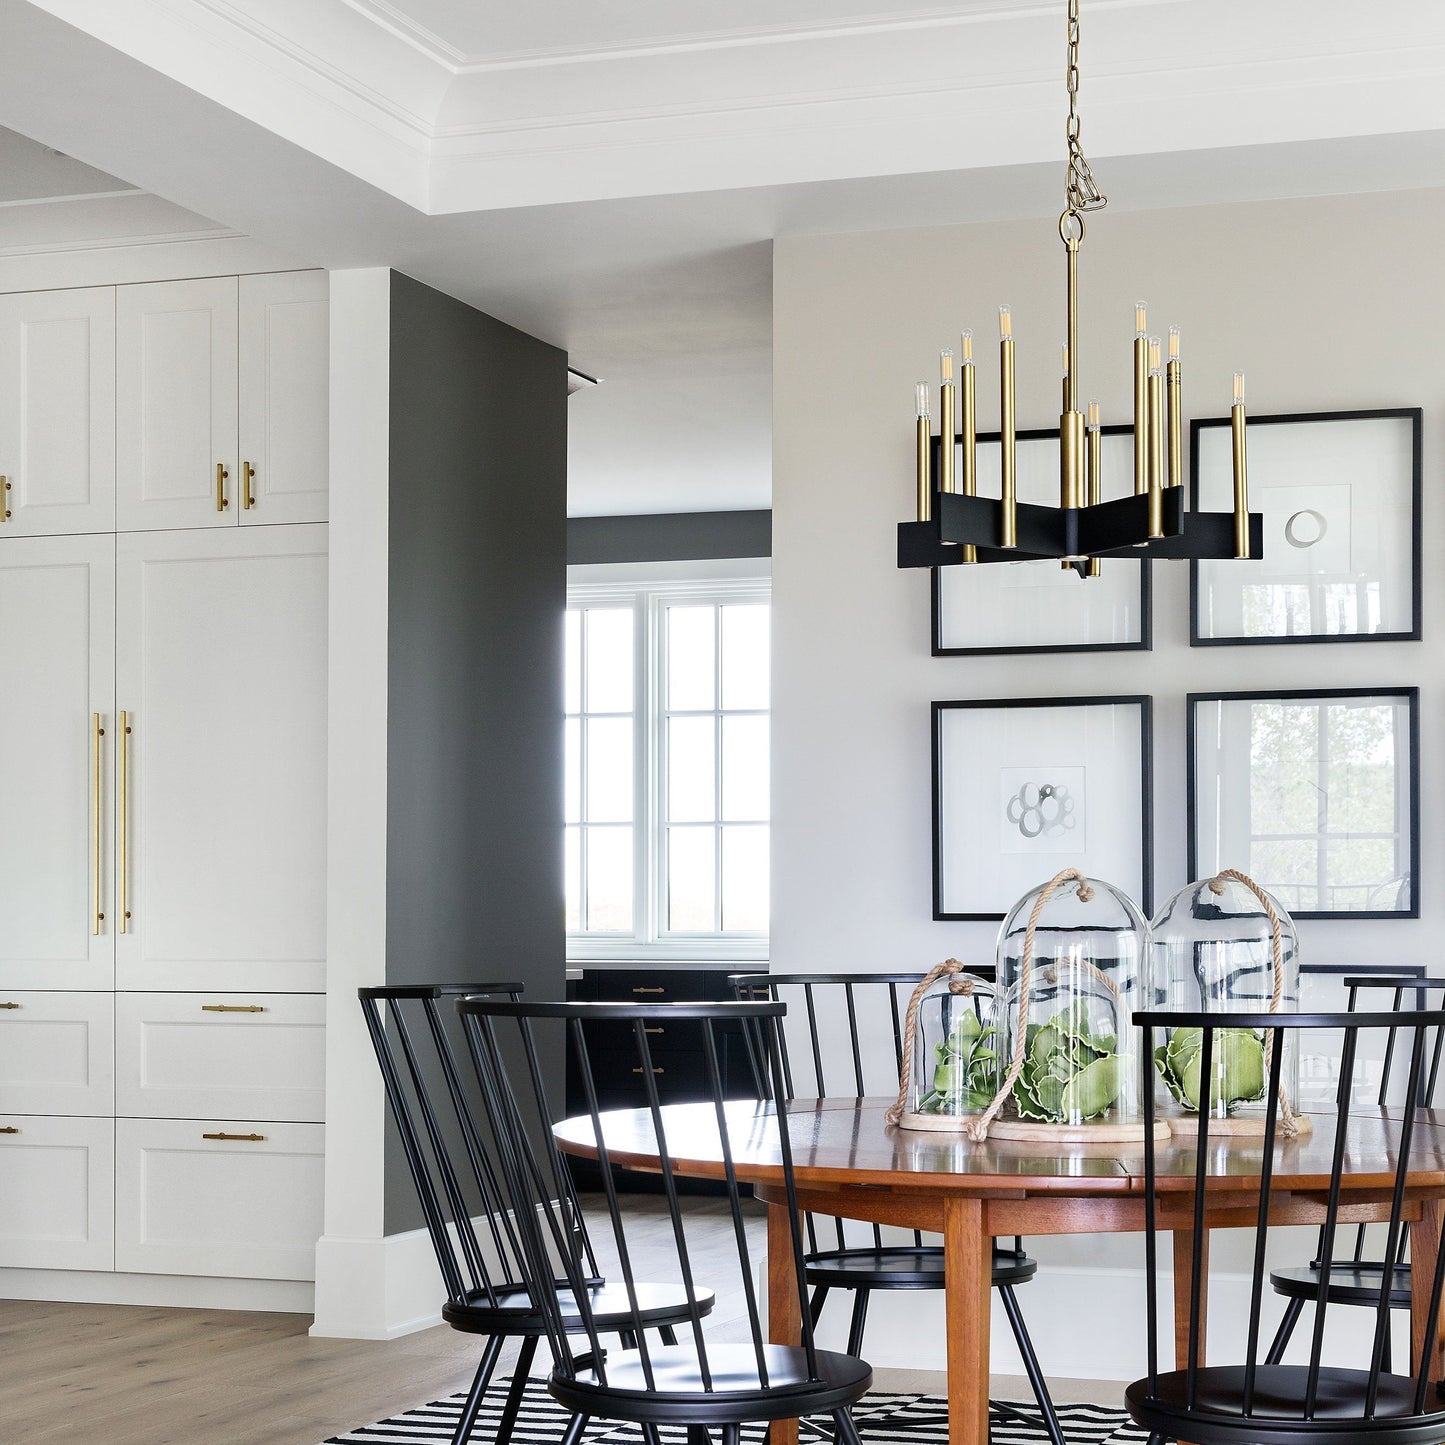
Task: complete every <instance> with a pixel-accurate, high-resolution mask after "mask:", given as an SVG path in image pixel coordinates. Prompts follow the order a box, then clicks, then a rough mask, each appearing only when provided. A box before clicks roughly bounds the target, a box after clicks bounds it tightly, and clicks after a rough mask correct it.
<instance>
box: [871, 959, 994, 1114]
mask: <svg viewBox="0 0 1445 1445" xmlns="http://www.w3.org/2000/svg"><path fill="white" fill-rule="evenodd" d="M941 978H946V979H947V980H948V991H949V993H959V994H963V995H964V996H965V997H967V996H968V995H969V994H971V993H972V992H973V989H974V984H975V983H976V982H977V980H975V979H973V978H970V977H968V976H967V975H964V973H963V965H962V964H961V963H960V962H959V961H958V960H957V959H956V958H947V959H944V961H943V962H942V963H938V964H935V965H934V966H933V967H932V968H930V969H929V970H928V972H927V973H925V974H924V975H923V977H922V978H921V979H920V980H919V981H918V984H917V985H916V986H915V988H914V990H913V994H912V996H911V997H910V998H909V1000H908V1012H907V1013H906V1014H905V1015H904V1016H903V1062H902V1063H901V1064H900V1065H899V1066H898V1099H897V1102H896V1103H893V1104H891V1105H890V1106H889V1108H888V1111H887V1112H886V1113H885V1114H884V1115H883V1117H884V1119H886V1120H887V1121H888V1123H890V1124H896V1123H897V1122H898V1121H899V1120H900V1119H901V1118H902V1117H903V1115H904V1112H905V1110H906V1108H907V1104H908V1091H909V1088H910V1087H911V1085H912V1081H913V1036H914V1034H915V1032H916V1031H917V1029H918V1009H919V1006H920V1005H921V1004H922V1003H923V996H924V994H926V993H927V992H928V990H929V989H931V988H932V987H933V985H934V984H935V983H937V982H938V980H939V979H941Z"/></svg>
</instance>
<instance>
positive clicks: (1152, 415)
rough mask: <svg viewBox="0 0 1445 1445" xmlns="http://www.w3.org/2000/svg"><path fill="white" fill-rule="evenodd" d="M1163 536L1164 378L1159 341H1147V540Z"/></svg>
mask: <svg viewBox="0 0 1445 1445" xmlns="http://www.w3.org/2000/svg"><path fill="white" fill-rule="evenodd" d="M1163 535H1164V377H1163V374H1162V372H1161V371H1160V368H1159V341H1158V338H1157V337H1151V338H1150V341H1149V537H1150V540H1151V541H1152V540H1153V539H1154V538H1155V537H1162V536H1163Z"/></svg>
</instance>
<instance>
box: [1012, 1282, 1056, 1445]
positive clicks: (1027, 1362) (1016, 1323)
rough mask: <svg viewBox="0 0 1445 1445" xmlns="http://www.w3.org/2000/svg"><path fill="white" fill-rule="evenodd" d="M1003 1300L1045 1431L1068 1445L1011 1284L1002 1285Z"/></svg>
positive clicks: (1050, 1437)
mask: <svg viewBox="0 0 1445 1445" xmlns="http://www.w3.org/2000/svg"><path fill="white" fill-rule="evenodd" d="M998 1293H999V1298H1000V1299H1001V1300H1002V1301H1003V1310H1004V1313H1005V1314H1006V1315H1007V1316H1008V1322H1009V1328H1010V1329H1012V1330H1013V1336H1014V1343H1015V1344H1017V1345H1018V1347H1019V1355H1020V1357H1021V1358H1022V1360H1023V1362H1024V1374H1026V1375H1027V1376H1028V1377H1029V1384H1030V1386H1031V1387H1032V1388H1033V1392H1034V1399H1035V1400H1037V1401H1038V1402H1039V1414H1040V1415H1042V1416H1043V1421H1044V1431H1045V1432H1046V1433H1047V1435H1048V1437H1049V1440H1050V1441H1051V1442H1052V1445H1066V1442H1065V1440H1064V1432H1063V1430H1062V1429H1061V1428H1060V1427H1059V1416H1058V1412H1057V1411H1056V1410H1055V1409H1054V1400H1053V1396H1052V1395H1050V1394H1049V1385H1048V1381H1047V1380H1045V1379H1044V1372H1043V1371H1042V1370H1041V1369H1040V1368H1039V1357H1038V1356H1037V1355H1036V1354H1035V1353H1034V1342H1033V1340H1032V1339H1030V1338H1029V1328H1028V1326H1027V1325H1026V1324H1025V1323H1024V1316H1023V1311H1022V1310H1021V1309H1019V1302H1018V1296H1017V1295H1016V1294H1015V1293H1014V1287H1013V1286H1012V1285H1011V1284H1001V1285H999V1286H998Z"/></svg>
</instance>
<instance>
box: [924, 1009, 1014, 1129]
mask: <svg viewBox="0 0 1445 1445" xmlns="http://www.w3.org/2000/svg"><path fill="white" fill-rule="evenodd" d="M997 1033H998V1030H997V1029H995V1028H994V1027H993V1025H992V1024H988V1025H985V1024H984V1023H983V1022H982V1021H981V1020H980V1019H979V1017H978V1015H977V1014H976V1013H974V1012H973V1011H972V1010H965V1011H963V1012H962V1013H961V1014H960V1015H959V1017H958V1019H957V1020H956V1021H955V1022H954V1024H953V1027H952V1028H950V1029H949V1031H948V1033H947V1035H946V1036H945V1037H944V1038H942V1039H940V1040H939V1042H938V1043H936V1044H935V1045H934V1046H933V1087H932V1088H931V1089H930V1090H929V1092H928V1093H927V1094H925V1095H924V1096H923V1098H922V1099H920V1100H919V1101H918V1112H919V1113H920V1114H968V1113H972V1112H974V1111H975V1110H979V1109H986V1108H988V1106H989V1105H990V1104H991V1103H992V1102H993V1092H994V1081H995V1078H996V1076H997V1073H998V1053H997V1051H996V1050H995V1049H993V1048H992V1047H991V1045H990V1040H992V1039H994V1038H995V1037H996V1036H997Z"/></svg>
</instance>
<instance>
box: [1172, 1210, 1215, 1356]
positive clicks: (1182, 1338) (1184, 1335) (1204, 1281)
mask: <svg viewBox="0 0 1445 1445" xmlns="http://www.w3.org/2000/svg"><path fill="white" fill-rule="evenodd" d="M1198 1248H1199V1253H1200V1255H1201V1259H1200V1265H1201V1271H1200V1289H1199V1363H1200V1364H1201V1365H1202V1364H1203V1363H1204V1361H1205V1356H1206V1354H1207V1351H1206V1349H1205V1342H1206V1341H1207V1340H1208V1338H1209V1231H1208V1230H1207V1229H1206V1230H1205V1231H1204V1234H1203V1236H1202V1237H1201V1238H1200V1240H1199V1245H1198ZM1194 1250H1195V1242H1194V1231H1193V1230H1192V1229H1176V1230H1175V1231H1174V1368H1175V1369H1176V1370H1187V1369H1188V1368H1189V1284H1190V1280H1191V1278H1192V1275H1191V1273H1190V1271H1191V1270H1192V1269H1193V1268H1194Z"/></svg>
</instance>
